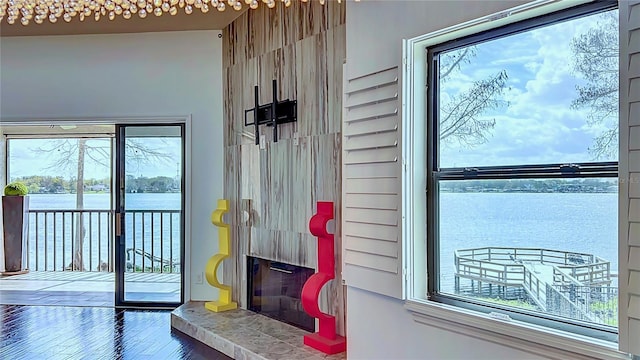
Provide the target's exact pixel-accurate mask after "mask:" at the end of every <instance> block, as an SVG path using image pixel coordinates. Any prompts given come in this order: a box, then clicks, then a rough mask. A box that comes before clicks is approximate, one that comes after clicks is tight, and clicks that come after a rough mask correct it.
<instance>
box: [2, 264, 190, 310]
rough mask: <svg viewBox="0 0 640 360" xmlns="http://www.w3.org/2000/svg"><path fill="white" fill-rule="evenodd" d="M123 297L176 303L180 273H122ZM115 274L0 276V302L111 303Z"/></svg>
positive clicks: (51, 303) (64, 272) (84, 273)
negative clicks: (123, 276) (123, 283)
mask: <svg viewBox="0 0 640 360" xmlns="http://www.w3.org/2000/svg"><path fill="white" fill-rule="evenodd" d="M125 290H126V293H125V299H126V300H132V301H156V302H179V301H180V274H157V273H125ZM114 292H115V273H108V272H81V271H78V272H72V271H48V272H45V271H34V272H30V273H28V274H22V275H14V276H5V277H0V304H5V305H65V306H107V307H111V306H114Z"/></svg>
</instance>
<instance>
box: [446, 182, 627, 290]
mask: <svg viewBox="0 0 640 360" xmlns="http://www.w3.org/2000/svg"><path fill="white" fill-rule="evenodd" d="M440 196H441V210H440V224H441V225H440V239H441V240H440V257H441V259H442V260H441V281H442V286H443V290H444V289H450V288H451V286H452V284H453V273H454V255H453V252H454V250H456V249H466V248H474V247H486V246H503V247H530V248H548V249H553V250H561V251H571V252H583V253H589V254H593V255H596V256H599V257H601V258H603V259H605V260H608V261H610V262H611V270H612V271H613V272H616V273H617V271H618V232H617V231H618V222H617V221H618V220H617V219H618V197H617V194H616V193H442V194H441V195H440Z"/></svg>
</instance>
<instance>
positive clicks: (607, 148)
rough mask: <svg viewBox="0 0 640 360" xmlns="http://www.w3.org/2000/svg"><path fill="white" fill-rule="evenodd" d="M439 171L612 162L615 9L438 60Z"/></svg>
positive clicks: (615, 99)
mask: <svg viewBox="0 0 640 360" xmlns="http://www.w3.org/2000/svg"><path fill="white" fill-rule="evenodd" d="M439 58H440V59H439V89H440V91H439V103H440V106H439V127H438V134H439V139H440V148H439V154H440V158H439V160H440V167H443V168H447V167H466V166H489V165H512V164H540V163H565V162H574V163H578V162H589V161H616V160H617V159H618V152H617V149H618V131H617V124H618V95H617V94H618V11H617V10H611V11H607V12H604V13H599V14H595V15H591V16H586V17H582V18H578V19H575V20H571V21H565V22H561V23H556V24H553V25H550V26H547V27H543V28H538V29H534V30H530V31H526V32H522V33H519V34H515V35H511V36H507V37H503V38H499V39H495V40H491V41H486V42H483V43H478V44H476V45H473V46H466V47H463V48H460V49H455V50H450V51H446V52H443V53H441V54H440V56H439Z"/></svg>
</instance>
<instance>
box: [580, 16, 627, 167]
mask: <svg viewBox="0 0 640 360" xmlns="http://www.w3.org/2000/svg"><path fill="white" fill-rule="evenodd" d="M618 36H619V34H618V18H617V12H615V11H609V12H606V13H603V14H601V15H599V19H598V20H597V21H596V23H595V26H593V27H591V28H590V29H589V30H588V31H587V32H586V33H584V34H580V35H578V36H575V37H574V38H573V40H572V41H571V50H572V53H573V69H574V71H575V72H576V73H578V74H580V75H581V76H582V77H583V78H584V80H585V82H586V84H584V85H582V84H579V85H576V90H577V92H578V97H577V98H576V99H574V100H573V102H572V104H571V105H572V107H573V108H574V109H581V108H587V109H588V111H589V112H588V114H587V124H588V125H590V126H592V127H599V128H601V131H600V134H598V135H597V136H596V137H595V139H594V144H593V146H592V147H590V148H589V152H590V153H591V155H592V156H593V157H594V158H596V159H598V158H607V157H612V156H613V155H615V154H616V153H617V151H618V88H619V80H618V58H619V54H620V50H619V45H618V44H619V42H618Z"/></svg>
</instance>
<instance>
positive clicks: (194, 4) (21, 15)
mask: <svg viewBox="0 0 640 360" xmlns="http://www.w3.org/2000/svg"><path fill="white" fill-rule="evenodd" d="M278 1H280V2H281V3H283V4H284V6H286V7H289V6H291V4H292V3H293V1H295V0H0V21H2V20H3V19H4V18H6V19H7V23H9V24H17V23H20V24H22V25H28V24H29V23H31V22H35V23H36V24H42V23H43V22H45V21H49V22H51V23H55V22H57V21H58V20H59V19H60V18H62V20H63V21H65V22H70V21H71V20H72V19H73V18H74V17H77V18H78V19H79V20H80V21H84V20H85V19H87V18H90V17H93V18H94V19H95V20H96V21H98V20H100V19H101V18H103V17H106V18H108V19H109V20H114V19H115V18H116V16H122V17H123V18H125V19H130V18H131V17H133V16H134V15H135V14H137V15H138V17H140V18H143V19H144V18H146V17H147V16H151V15H154V16H162V15H164V14H170V15H176V14H177V13H178V9H183V11H184V12H185V13H186V14H191V13H193V12H194V11H195V10H200V11H201V12H203V13H207V12H209V10H211V9H212V8H215V9H217V10H218V11H225V9H226V8H227V7H231V8H233V9H234V10H242V9H243V8H244V7H247V6H248V7H249V8H250V9H257V8H258V7H259V5H260V3H263V4H264V5H263V6H267V7H269V8H274V7H275V6H276V3H277V2H278ZM299 1H301V2H308V1H310V0H299ZM318 1H319V2H320V4H323V5H324V4H325V2H326V1H327V0H318ZM337 1H338V3H340V2H342V0H337ZM356 1H358V0H356Z"/></svg>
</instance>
